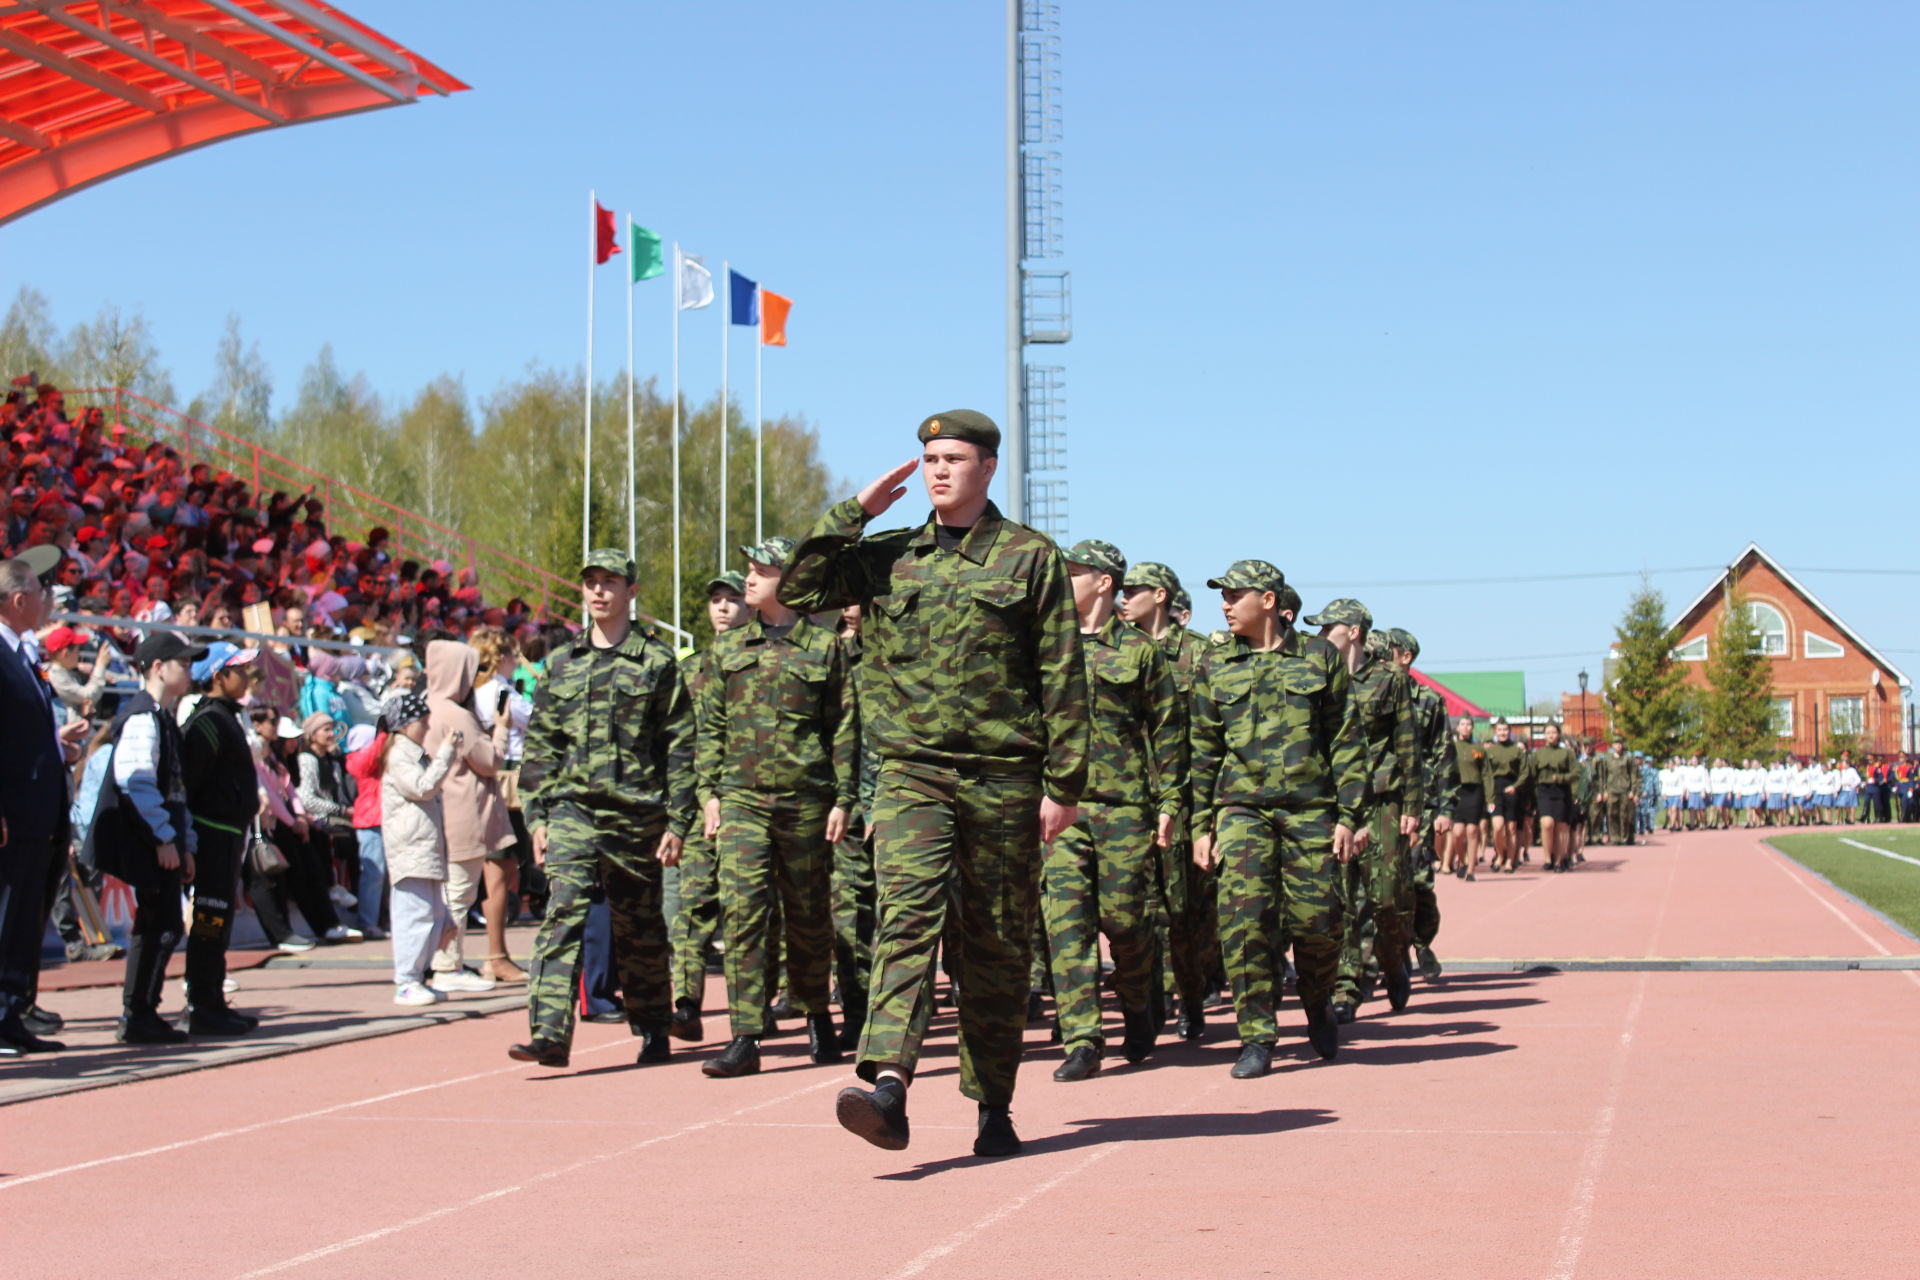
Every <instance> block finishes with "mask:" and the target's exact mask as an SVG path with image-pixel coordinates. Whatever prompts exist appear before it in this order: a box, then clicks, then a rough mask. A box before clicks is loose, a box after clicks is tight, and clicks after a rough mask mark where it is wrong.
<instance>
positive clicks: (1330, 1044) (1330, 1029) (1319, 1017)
mask: <svg viewBox="0 0 1920 1280" xmlns="http://www.w3.org/2000/svg"><path fill="white" fill-rule="evenodd" d="M1307 1043H1309V1044H1311V1045H1312V1046H1313V1051H1314V1052H1315V1053H1317V1054H1319V1055H1320V1056H1321V1058H1322V1059H1328V1058H1332V1057H1334V1056H1335V1055H1336V1054H1338V1053H1339V1052H1340V1024H1339V1023H1338V1022H1337V1021H1335V1020H1334V1017H1333V1014H1332V1011H1331V1010H1329V1009H1325V1008H1322V1009H1308V1010H1307Z"/></svg>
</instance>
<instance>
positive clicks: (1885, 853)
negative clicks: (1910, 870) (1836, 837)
mask: <svg viewBox="0 0 1920 1280" xmlns="http://www.w3.org/2000/svg"><path fill="white" fill-rule="evenodd" d="M1840 843H1841V844H1850V845H1852V846H1853V847H1854V848H1856V849H1865V850H1866V851H1867V852H1868V853H1877V854H1879V855H1880V856H1881V857H1883V858H1892V859H1893V860H1894V861H1895V862H1904V863H1906V864H1907V865H1908V866H1912V867H1920V858H1909V857H1908V856H1907V855H1906V854H1904V853H1895V852H1894V851H1893V850H1891V849H1881V848H1878V847H1876V846H1874V845H1870V844H1861V843H1860V842H1859V841H1858V840H1850V839H1848V838H1847V837H1846V836H1841V837H1840Z"/></svg>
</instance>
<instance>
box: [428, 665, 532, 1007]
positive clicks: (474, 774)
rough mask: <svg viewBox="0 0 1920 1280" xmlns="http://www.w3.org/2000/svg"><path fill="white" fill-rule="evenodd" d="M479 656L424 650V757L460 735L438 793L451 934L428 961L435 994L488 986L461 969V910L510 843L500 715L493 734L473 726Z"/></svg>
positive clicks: (503, 722) (468, 905)
mask: <svg viewBox="0 0 1920 1280" xmlns="http://www.w3.org/2000/svg"><path fill="white" fill-rule="evenodd" d="M479 666H480V655H479V653H477V652H476V651H475V650H474V648H473V646H471V645H467V644H462V643H461V642H460V641H458V640H435V641H432V642H431V643H429V644H428V645H427V708H428V711H429V712H430V713H431V714H430V717H429V721H428V726H429V727H428V729H427V737H426V741H425V742H424V743H423V744H422V745H423V746H424V747H425V748H426V749H427V750H428V751H429V752H432V751H438V750H439V749H440V744H441V743H443V742H445V741H446V740H447V739H448V738H449V737H450V736H451V735H452V734H454V733H456V732H458V733H459V734H460V735H461V739H462V745H461V746H460V748H459V749H458V750H456V751H455V752H454V756H453V768H452V769H451V770H450V771H449V772H448V774H447V780H446V783H445V785H444V786H443V787H442V789H441V810H442V813H443V815H444V819H445V824H446V835H447V910H448V911H449V912H451V913H452V915H453V931H452V932H451V933H450V934H449V936H448V939H447V942H446V944H445V945H444V946H442V947H441V948H440V949H439V950H438V951H436V952H435V953H434V956H433V976H432V977H431V979H430V982H431V983H432V985H433V987H434V989H435V990H439V991H490V990H492V989H493V982H492V981H491V980H490V979H487V978H483V977H481V976H480V975H479V974H477V973H473V972H471V971H470V970H468V969H467V968H466V965H465V963H464V956H463V954H462V947H461V943H462V941H463V939H464V938H465V936H466V925H467V912H468V911H469V910H471V909H472V907H473V901H474V899H475V898H476V897H477V896H479V892H480V885H481V882H482V880H483V879H484V878H485V875H486V871H485V868H486V860H487V855H488V854H490V853H492V852H493V851H495V850H496V849H504V848H506V847H507V846H509V845H511V844H512V843H513V824H512V822H511V821H510V820H509V818H508V816H507V803H506V799H505V797H503V796H502V795H501V793H500V782H499V778H498V774H499V772H500V770H501V769H503V768H504V767H505V764H506V758H507V732H508V724H507V717H505V716H500V717H497V718H496V719H495V720H494V722H493V732H492V733H491V734H488V733H486V732H484V731H483V730H482V729H481V728H480V721H479V719H478V718H477V717H475V715H474V714H473V707H472V697H473V677H474V673H475V671H477V670H478V669H479Z"/></svg>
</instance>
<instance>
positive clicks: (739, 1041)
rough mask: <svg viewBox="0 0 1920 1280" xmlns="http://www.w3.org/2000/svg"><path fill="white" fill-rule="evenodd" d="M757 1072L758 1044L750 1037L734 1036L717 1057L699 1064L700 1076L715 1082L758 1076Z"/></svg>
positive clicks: (758, 1060)
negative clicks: (707, 1077)
mask: <svg viewBox="0 0 1920 1280" xmlns="http://www.w3.org/2000/svg"><path fill="white" fill-rule="evenodd" d="M759 1072H760V1042H759V1041H758V1040H757V1039H755V1038H754V1037H752V1036H735V1037H734V1038H733V1039H731V1040H729V1041H728V1042H727V1047H726V1048H724V1049H722V1050H721V1051H720V1056H719V1057H717V1058H709V1059H708V1060H707V1061H705V1062H703V1063H701V1064H700V1074H701V1075H705V1076H712V1077H713V1078H714V1079H716V1080H729V1079H732V1078H733V1077H734V1076H751V1075H758V1074H759Z"/></svg>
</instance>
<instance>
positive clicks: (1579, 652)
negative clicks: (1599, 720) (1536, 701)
mask: <svg viewBox="0 0 1920 1280" xmlns="http://www.w3.org/2000/svg"><path fill="white" fill-rule="evenodd" d="M1595 652H1596V651H1595V650H1592V649H1576V650H1574V651H1573V652H1572V653H1515V654H1509V655H1507V656H1506V657H1502V658H1434V659H1431V660H1430V661H1426V662H1422V663H1421V664H1420V669H1421V670H1422V671H1427V670H1431V669H1432V668H1433V667H1435V666H1447V665H1452V666H1458V665H1459V664H1461V663H1463V662H1547V661H1551V660H1555V659H1560V658H1591V657H1593V656H1594V654H1595Z"/></svg>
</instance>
